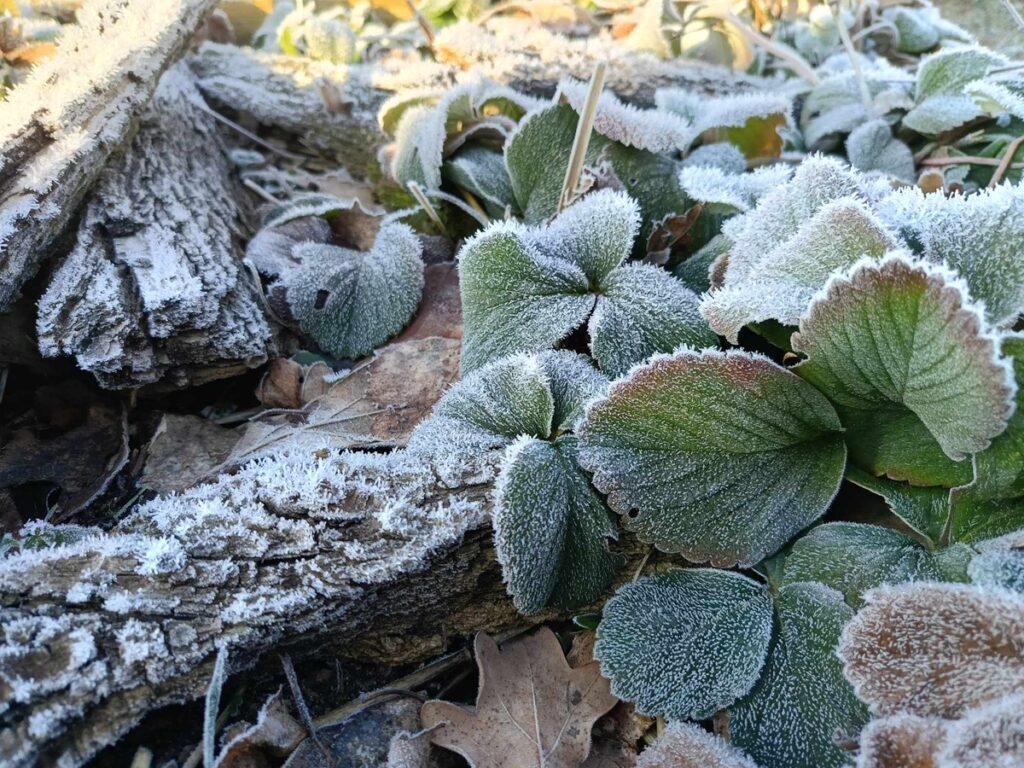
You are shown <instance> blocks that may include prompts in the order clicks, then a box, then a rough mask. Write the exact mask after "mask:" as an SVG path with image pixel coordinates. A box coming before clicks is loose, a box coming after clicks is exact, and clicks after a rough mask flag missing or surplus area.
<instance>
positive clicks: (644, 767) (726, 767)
mask: <svg viewBox="0 0 1024 768" xmlns="http://www.w3.org/2000/svg"><path fill="white" fill-rule="evenodd" d="M636 768H758V766H757V764H756V763H755V762H754V761H753V760H751V759H750V758H749V757H747V755H746V754H745V753H743V752H742V751H741V750H739V749H737V748H736V747H734V746H732V745H731V744H730V743H729V742H727V741H726V740H725V739H723V738H722V737H721V736H715V734H713V733H708V732H707V731H705V730H704V729H703V728H701V727H700V726H699V725H694V724H693V723H669V724H668V726H667V727H666V728H665V732H664V733H662V734H661V736H659V737H658V739H657V740H656V741H655V742H654V744H652V745H651V747H650V748H648V749H646V750H644V752H643V753H642V754H641V755H640V759H639V760H637V761H636Z"/></svg>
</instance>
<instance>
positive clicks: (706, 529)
mask: <svg viewBox="0 0 1024 768" xmlns="http://www.w3.org/2000/svg"><path fill="white" fill-rule="evenodd" d="M839 429H840V425H839V420H838V417H837V416H836V414H835V411H834V410H833V408H832V406H831V405H829V403H828V401H827V400H826V399H825V398H824V397H823V396H822V395H821V394H820V393H819V392H817V391H816V390H815V389H814V388H813V387H811V386H809V385H807V384H806V383H805V382H803V381H801V380H800V378H799V377H797V376H795V375H794V374H793V373H792V372H790V371H788V370H786V369H784V368H781V367H780V366H777V365H775V364H774V363H772V362H771V361H770V360H768V359H767V358H765V357H761V356H758V355H750V354H745V353H742V352H730V353H721V352H716V351H705V352H695V351H693V350H688V349H683V350H680V351H679V352H677V353H675V354H674V355H672V356H661V357H656V358H654V359H653V360H651V361H650V362H649V363H647V364H646V365H645V366H642V367H638V368H636V369H634V370H633V371H632V372H631V373H630V375H629V376H628V377H627V378H626V379H624V380H621V381H619V382H617V383H616V384H615V385H614V386H613V387H612V389H611V391H610V393H609V395H608V397H607V398H605V399H603V400H599V401H597V402H596V403H594V404H593V405H592V406H591V407H590V409H589V411H588V413H587V416H586V418H585V420H584V422H583V424H582V425H581V427H580V432H579V434H580V463H581V464H582V465H583V467H584V468H585V469H587V470H589V471H591V472H593V473H594V485H595V487H597V489H598V490H599V491H601V492H602V493H606V494H608V503H609V505H610V506H611V508H612V509H613V510H615V511H616V512H618V513H619V514H621V515H626V518H625V519H624V525H625V526H626V527H627V528H629V529H630V530H633V531H635V532H636V534H637V536H638V537H639V538H640V539H641V540H642V541H644V542H647V543H651V544H654V545H655V546H657V547H658V548H659V549H661V550H663V551H666V552H679V553H682V554H683V555H684V556H685V557H686V558H688V559H690V560H694V561H698V562H704V561H710V562H711V563H712V564H713V565H716V566H729V565H735V564H737V563H739V564H741V565H744V566H749V565H753V564H754V563H756V562H758V561H760V560H762V559H763V558H764V557H765V556H767V555H770V554H772V553H773V552H775V551H777V550H778V549H779V548H780V547H781V546H782V545H783V544H785V543H786V541H788V540H789V539H790V538H791V537H792V536H793V535H794V534H795V533H797V532H798V531H799V530H801V529H803V528H805V527H807V526H808V525H810V524H811V523H812V522H813V521H814V520H816V519H817V518H818V517H820V516H821V515H822V513H824V511H825V509H826V508H827V507H828V505H829V503H830V502H831V500H832V498H833V497H834V496H835V493H836V491H837V489H838V487H839V483H840V481H841V478H842V473H843V466H844V464H845V461H846V449H845V447H844V445H843V440H842V436H841V434H840V433H839Z"/></svg>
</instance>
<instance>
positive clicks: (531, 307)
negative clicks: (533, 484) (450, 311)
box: [460, 190, 716, 374]
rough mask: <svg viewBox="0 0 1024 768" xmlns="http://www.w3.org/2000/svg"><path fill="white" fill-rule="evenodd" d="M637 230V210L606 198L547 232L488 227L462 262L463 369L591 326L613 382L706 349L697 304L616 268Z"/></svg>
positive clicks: (666, 284) (607, 194) (639, 272)
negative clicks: (691, 348)
mask: <svg viewBox="0 0 1024 768" xmlns="http://www.w3.org/2000/svg"><path fill="white" fill-rule="evenodd" d="M638 223H639V216H638V211H637V209H636V205H635V203H633V201H632V200H630V199H629V198H628V197H627V196H625V195H623V194H622V193H619V192H612V191H610V190H603V191H600V192H596V193H594V194H591V195H587V196H586V197H584V198H583V199H581V200H580V201H579V202H577V203H576V204H574V205H572V206H570V207H569V208H568V209H566V210H565V211H564V212H562V213H561V214H560V215H559V216H558V217H556V218H555V219H554V220H553V221H552V222H551V224H549V225H548V226H546V227H537V228H529V227H524V226H522V225H519V224H516V223H509V222H505V223H501V224H494V225H492V226H491V227H489V228H488V229H486V230H484V232H482V233H481V234H479V235H477V236H476V237H475V238H473V239H471V240H470V241H468V242H467V243H466V246H465V247H464V249H463V251H462V253H461V256H460V277H461V292H462V308H463V323H464V330H465V338H464V342H463V351H462V367H463V370H467V371H468V370H473V369H474V368H476V367H478V366H479V365H482V364H483V363H485V362H487V361H488V360H492V359H494V358H496V357H500V356H501V355H504V354H509V353H512V352H517V351H539V350H542V349H546V348H550V347H551V346H553V345H554V344H555V343H557V342H558V341H559V340H561V339H562V338H564V337H565V336H567V335H568V334H569V333H570V332H571V331H572V330H574V329H575V328H577V327H579V326H581V325H582V324H583V323H584V321H586V320H587V319H588V318H589V319H590V323H589V332H590V334H591V347H592V349H593V351H594V355H595V357H596V358H597V360H598V362H599V363H600V365H601V367H602V368H604V369H605V370H606V371H609V372H613V373H615V374H619V373H623V372H625V371H626V370H627V369H628V368H629V366H630V365H632V364H633V363H635V362H638V361H639V360H641V359H643V358H644V357H647V356H649V355H650V354H652V353H654V352H659V351H666V350H669V349H672V348H674V347H676V346H678V345H679V344H682V343H691V344H702V345H712V344H715V343H716V339H715V337H714V334H712V333H711V332H710V331H709V330H708V329H707V327H706V325H705V323H704V322H703V321H702V320H701V318H700V317H699V316H698V315H697V313H696V305H697V298H696V296H695V295H694V294H693V293H692V292H691V291H690V290H689V289H688V288H686V286H684V285H683V284H682V283H679V282H678V281H676V280H675V279H674V278H673V277H672V276H671V275H669V274H668V273H667V272H664V271H661V270H659V269H656V268H654V267H648V266H640V265H629V266H622V267H619V266H617V265H619V264H621V263H622V262H623V261H624V260H625V258H626V256H627V255H628V254H629V251H630V246H631V244H632V241H633V239H634V237H635V235H636V228H637V226H638Z"/></svg>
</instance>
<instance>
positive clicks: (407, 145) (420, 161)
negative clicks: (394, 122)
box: [389, 105, 446, 189]
mask: <svg viewBox="0 0 1024 768" xmlns="http://www.w3.org/2000/svg"><path fill="white" fill-rule="evenodd" d="M445 135H446V133H445V113H444V112H442V111H441V110H439V109H438V108H437V106H436V105H435V106H427V105H423V106H415V107H410V108H409V109H407V110H405V112H404V113H403V114H402V117H401V119H400V120H399V121H398V126H397V128H396V129H395V153H394V155H393V156H392V157H391V167H390V169H389V172H390V174H391V178H393V179H394V180H395V181H397V182H398V183H400V184H403V185H405V184H408V183H409V182H410V181H412V182H416V183H417V184H420V185H422V186H424V187H426V188H427V189H438V188H439V187H440V186H441V163H442V162H443V160H444V140H445Z"/></svg>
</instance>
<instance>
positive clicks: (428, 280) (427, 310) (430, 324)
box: [394, 262, 462, 342]
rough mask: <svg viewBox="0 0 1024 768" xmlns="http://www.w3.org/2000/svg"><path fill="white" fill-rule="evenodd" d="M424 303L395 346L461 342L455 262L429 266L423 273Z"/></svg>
mask: <svg viewBox="0 0 1024 768" xmlns="http://www.w3.org/2000/svg"><path fill="white" fill-rule="evenodd" d="M423 277H424V284H423V299H422V300H421V302H420V306H419V309H418V310H416V316H415V317H414V318H413V320H412V322H411V323H409V325H408V327H407V328H406V329H405V330H404V331H402V332H401V333H400V334H398V336H396V337H395V339H394V341H395V342H403V341H410V340H412V339H426V338H429V337H431V336H440V337H441V338H445V339H461V338H462V301H461V299H460V298H459V271H458V269H456V267H455V262H446V263H443V264H430V265H429V266H427V268H426V269H425V270H424V271H423Z"/></svg>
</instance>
